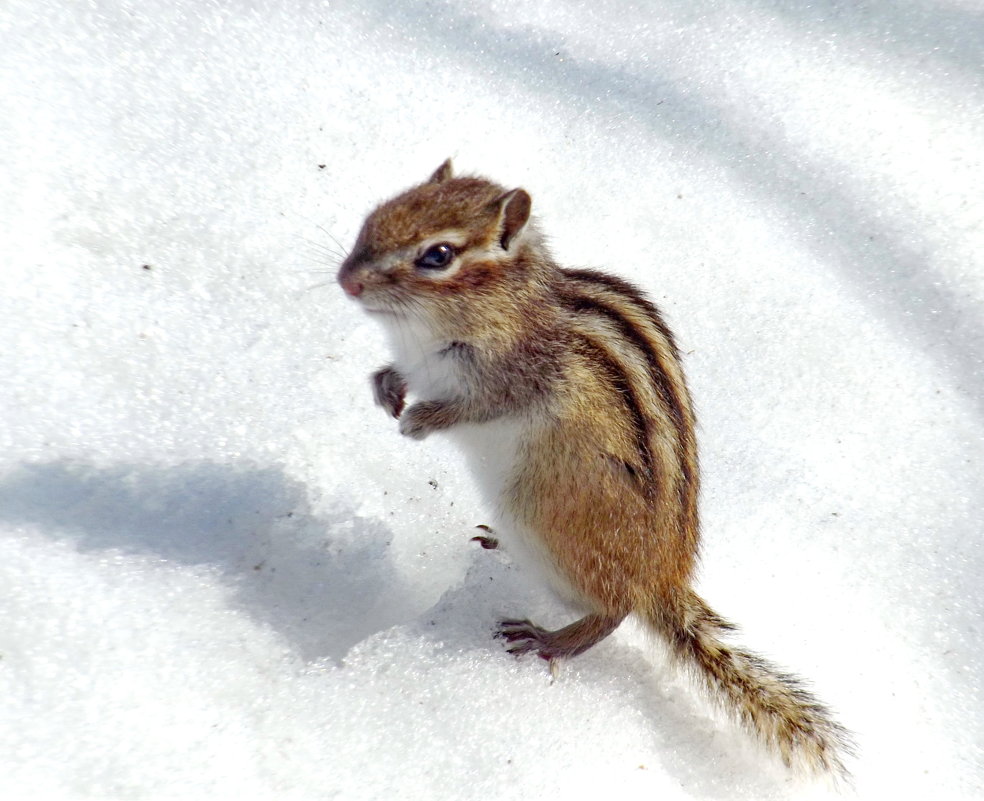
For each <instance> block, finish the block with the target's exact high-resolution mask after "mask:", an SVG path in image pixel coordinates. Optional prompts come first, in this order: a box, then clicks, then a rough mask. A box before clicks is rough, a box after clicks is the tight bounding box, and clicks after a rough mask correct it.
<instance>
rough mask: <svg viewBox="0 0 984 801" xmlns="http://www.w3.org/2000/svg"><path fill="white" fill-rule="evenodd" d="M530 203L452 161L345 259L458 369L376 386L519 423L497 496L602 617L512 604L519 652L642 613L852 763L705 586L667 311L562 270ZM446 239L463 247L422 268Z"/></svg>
mask: <svg viewBox="0 0 984 801" xmlns="http://www.w3.org/2000/svg"><path fill="white" fill-rule="evenodd" d="M529 212H530V200H529V195H528V194H527V193H526V192H524V191H523V190H513V191H511V192H507V191H506V190H505V189H504V188H503V187H501V186H498V185H496V184H494V183H492V182H490V181H487V180H485V179H482V178H469V177H465V178H455V177H453V175H452V169H451V165H450V162H445V163H444V164H442V165H441V167H439V168H438V170H437V171H435V173H434V174H433V175H432V176H431V178H430V180H429V181H427V182H425V183H423V184H421V185H419V186H417V187H414V188H412V189H410V190H408V191H406V192H404V193H403V194H401V195H398V196H397V197H395V198H393V199H392V200H390V201H388V202H386V203H384V204H382V205H381V206H380V207H379V208H377V209H376V210H375V211H374V212H373V213H372V214H371V215H370V216H369V218H368V219H367V220H366V222H365V224H364V226H363V228H362V231H361V233H360V234H359V237H358V239H357V241H356V244H355V247H354V248H353V250H352V253H351V255H350V256H349V257H348V258H347V259H346V260H345V262H344V263H343V265H342V267H341V270H340V272H339V280H340V281H341V283H342V285H343V286H344V287H345V289H346V291H348V292H349V293H350V294H352V295H356V296H358V297H360V298H361V299H362V301H363V302H364V303H365V305H366V308H367V309H370V310H373V311H376V312H378V313H380V314H382V315H384V316H385V315H390V316H391V317H390V319H397V320H399V321H403V320H413V321H416V323H415V324H417V325H419V326H421V327H422V329H423V330H425V331H426V336H427V337H429V338H430V339H431V340H433V343H432V344H431V345H430V346H429V347H430V348H431V351H430V352H429V354H428V356H427V358H428V359H429V360H430V361H428V362H427V364H428V365H429V367H428V368H427V371H426V372H427V375H428V376H429V375H430V373H431V372H435V371H437V372H440V371H443V370H447V371H448V372H449V374H450V375H453V381H452V386H451V388H450V389H448V388H444V389H433V390H427V389H424V390H420V389H418V392H420V391H423V392H425V393H426V392H428V391H430V392H431V395H433V396H430V397H427V396H425V397H421V399H420V400H418V401H417V402H416V403H413V404H412V405H410V406H409V407H408V408H407V409H406V410H405V411H404V410H403V396H404V394H405V393H406V392H407V388H408V382H407V380H404V377H403V376H402V375H401V374H400V373H399V372H398V371H397V370H396V369H395V368H393V367H389V368H385V369H384V370H381V371H379V372H378V373H377V374H376V375H375V378H374V387H375V392H376V398H377V402H379V403H380V404H381V405H383V406H384V407H385V408H386V409H387V410H388V411H390V413H391V414H393V415H394V416H397V417H399V418H400V430H401V432H402V433H403V434H405V435H407V436H411V437H415V438H422V437H424V436H427V435H428V434H429V433H431V432H433V431H440V430H448V429H453V428H455V427H456V426H459V425H461V424H464V423H486V422H490V421H493V420H500V419H508V420H514V421H517V424H519V425H520V426H521V427H522V431H523V432H524V434H523V438H522V442H523V445H522V447H521V448H520V449H519V450H518V451H517V455H516V457H515V464H513V466H512V468H511V472H510V473H509V479H508V481H507V482H506V483H505V485H504V486H503V488H502V490H501V497H500V498H498V500H499V501H500V502H501V503H502V504H503V505H504V506H505V508H506V509H507V510H508V512H509V515H510V518H511V519H512V520H513V521H514V522H515V523H516V524H517V525H519V526H521V527H522V528H523V529H524V530H527V531H529V532H532V535H533V537H535V539H536V541H537V544H538V548H539V550H540V551H542V552H543V553H544V554H546V558H547V559H548V561H549V563H550V565H551V567H552V569H553V571H554V572H555V573H556V574H558V575H559V576H561V577H562V578H563V580H564V581H565V582H566V584H567V585H568V587H569V588H570V589H571V590H572V591H573V594H574V595H575V597H576V598H577V599H578V600H579V601H580V602H581V603H582V604H583V605H584V607H585V608H586V609H587V610H588V615H587V616H586V617H584V618H583V619H582V620H580V621H577V622H576V623H573V624H571V625H570V626H567V627H565V628H563V629H560V630H559V631H556V632H549V631H545V630H543V629H541V628H539V627H537V626H535V625H533V624H532V623H529V622H528V621H504V622H503V624H502V626H501V629H500V635H501V636H503V637H504V638H505V639H506V640H508V641H509V642H510V650H512V651H513V652H515V653H525V652H529V651H533V652H536V653H538V654H539V655H540V656H542V657H543V658H545V659H550V660H552V659H555V658H563V657H570V656H574V655H576V654H578V653H581V652H583V651H585V650H587V649H588V648H590V647H591V646H593V645H594V644H596V643H597V642H599V641H600V640H602V639H604V637H606V636H608V635H609V634H610V633H611V631H613V630H614V629H615V628H616V627H617V626H618V624H619V623H620V622H621V621H622V620H623V619H624V618H625V617H626V616H627V615H629V614H632V613H635V614H637V615H638V616H639V617H640V618H641V619H642V620H644V621H645V622H646V623H647V624H648V625H649V626H650V627H651V628H652V630H653V631H655V632H656V633H658V634H660V635H661V636H662V637H663V638H664V639H665V640H666V641H667V642H668V643H669V645H670V649H671V652H672V653H673V654H674V656H675V657H676V658H677V659H678V660H679V661H680V662H681V663H683V664H685V665H686V666H687V667H689V668H690V669H691V671H692V672H693V673H694V674H695V675H696V676H698V677H699V679H700V680H701V681H702V682H703V683H704V684H705V685H706V686H707V687H708V689H709V690H711V692H712V693H713V695H714V696H715V697H716V698H718V699H719V700H721V701H722V702H723V703H724V705H725V707H726V708H728V709H729V710H731V711H732V712H733V714H734V715H735V716H736V717H737V718H738V719H739V720H740V721H741V722H743V723H744V724H746V725H747V726H748V727H749V728H750V729H751V730H752V731H754V732H756V733H757V734H758V735H759V736H760V738H761V739H762V741H763V742H765V743H766V744H767V745H769V746H771V747H772V748H773V749H774V750H775V751H776V752H777V753H778V754H779V755H780V757H781V758H782V759H783V760H784V761H785V762H786V763H787V764H793V763H799V764H803V765H805V766H806V767H807V768H809V769H811V770H814V771H818V772H819V771H831V772H834V773H841V774H842V773H844V768H843V764H842V762H841V760H840V757H839V754H840V753H842V752H844V751H846V750H849V746H848V744H847V743H848V741H847V735H846V733H845V732H844V730H843V729H842V728H840V726H838V725H837V724H836V723H834V722H833V721H832V720H831V719H830V717H829V715H828V714H827V712H826V710H825V709H824V708H823V706H821V705H820V704H819V703H818V702H817V701H816V700H815V699H813V698H812V697H811V696H810V695H809V694H807V693H806V692H805V691H804V690H802V689H801V688H800V686H799V684H798V683H797V682H796V680H794V679H792V678H790V677H788V676H786V675H784V674H782V673H780V672H778V671H777V670H776V669H775V668H773V667H772V666H771V665H770V664H769V663H768V662H766V661H765V660H763V659H761V658H760V657H757V656H755V655H753V654H750V653H748V652H746V651H743V650H740V649H735V648H732V647H730V646H728V645H726V644H725V643H724V641H723V639H722V635H723V634H725V633H726V632H727V631H729V630H730V628H731V627H730V626H729V625H728V624H726V623H724V621H723V620H721V619H720V618H719V617H718V616H717V615H715V614H714V613H713V612H712V611H711V610H709V609H708V608H707V606H706V605H705V604H704V602H703V601H702V600H701V599H700V598H699V597H698V596H697V595H696V594H694V592H693V590H692V583H693V578H694V571H695V567H696V563H697V558H698V545H699V540H700V532H699V525H698V508H697V507H698V493H699V470H698V464H697V445H696V438H695V434H694V413H693V408H692V404H691V400H690V395H689V393H688V391H687V386H686V382H685V380H684V375H683V370H682V367H681V364H680V359H679V353H678V350H677V347H676V344H675V343H674V341H673V337H672V335H671V333H670V331H669V329H668V327H667V326H666V324H665V322H664V321H663V319H662V316H661V315H660V313H659V311H658V310H657V309H656V307H655V306H654V305H653V304H652V303H650V302H649V301H648V300H647V299H646V298H645V297H644V296H643V294H642V293H641V292H640V290H639V289H637V288H636V287H635V286H633V285H631V284H629V283H628V282H626V281H624V280H622V279H620V278H617V277H615V276H613V275H609V274H606V273H602V272H596V271H592V270H565V269H562V268H560V267H559V266H558V265H557V264H556V263H555V262H554V261H553V260H552V258H551V257H550V255H549V253H548V251H547V250H546V248H545V247H544V245H543V243H542V240H541V238H540V236H539V234H538V233H537V231H536V229H535V226H534V225H533V224H531V223H530V222H529ZM444 239H446V241H447V243H449V244H451V245H453V246H454V250H455V257H454V260H453V262H451V263H450V264H449V265H448V266H447V267H446V268H442V269H439V270H434V269H425V268H422V267H421V266H420V263H419V260H420V259H421V257H422V254H423V253H425V252H427V249H428V248H430V247H433V246H434V244H435V243H436V242H440V241H442V240H444ZM400 324H403V323H402V322H401V323H400ZM418 380H422V379H418ZM424 384H426V382H424ZM435 386H437V385H435ZM410 390H411V391H413V390H414V387H413V386H412V384H411V386H410ZM401 412H402V413H401Z"/></svg>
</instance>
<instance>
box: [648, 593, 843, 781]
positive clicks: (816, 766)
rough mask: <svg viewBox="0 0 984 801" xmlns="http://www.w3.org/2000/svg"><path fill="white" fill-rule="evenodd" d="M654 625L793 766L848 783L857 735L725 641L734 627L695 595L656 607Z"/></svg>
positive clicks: (651, 614)
mask: <svg viewBox="0 0 984 801" xmlns="http://www.w3.org/2000/svg"><path fill="white" fill-rule="evenodd" d="M645 617H646V619H647V621H648V622H649V624H650V625H651V626H652V627H653V628H654V629H655V630H656V631H657V632H658V633H659V634H661V635H662V636H663V637H664V638H665V639H666V641H667V642H668V643H669V645H670V650H671V651H672V653H673V655H674V656H675V657H676V659H677V660H678V661H679V662H681V663H682V664H683V665H685V666H686V667H687V668H689V669H690V670H691V671H692V672H693V673H694V675H696V676H697V677H698V678H699V679H700V680H701V681H702V682H703V683H704V684H705V685H706V686H707V688H708V689H709V690H710V691H711V694H712V695H713V696H714V697H715V698H716V699H717V700H720V701H721V702H723V706H724V707H725V708H726V709H727V710H729V711H730V712H732V713H733V714H734V716H735V717H737V718H738V719H739V720H740V721H741V722H742V723H743V724H744V725H745V726H746V727H747V728H748V729H750V730H751V731H752V732H754V733H755V734H757V735H758V737H759V738H760V739H761V740H762V741H763V742H764V743H765V744H766V745H767V746H768V747H769V748H770V749H771V750H773V751H775V752H776V753H778V754H779V756H780V757H781V758H782V761H783V762H784V763H785V764H786V765H787V766H790V767H801V768H805V769H806V770H807V771H810V772H813V773H818V774H820V773H829V774H832V775H833V776H834V777H835V778H837V779H847V778H848V773H847V770H846V768H845V767H844V763H843V761H842V758H843V756H844V755H847V754H851V753H853V746H852V743H851V737H850V735H849V733H848V732H847V730H846V729H844V728H842V727H841V726H840V725H839V724H838V723H836V722H834V720H833V719H832V718H831V716H830V712H829V711H828V710H827V708H826V707H824V706H823V704H821V703H820V702H819V701H818V700H817V699H816V698H814V697H813V696H812V695H811V694H810V693H809V692H807V691H806V690H805V689H804V688H803V686H802V683H801V682H800V681H799V680H798V679H797V678H795V677H794V676H790V675H788V674H786V673H783V672H782V671H780V670H779V669H778V668H776V667H775V666H774V665H772V664H771V663H769V662H768V661H766V660H765V659H763V658H762V657H760V656H757V655H756V654H753V653H750V652H748V651H745V650H742V649H741V648H734V647H732V646H730V645H728V644H726V643H725V642H724V641H723V640H722V636H723V635H725V634H727V633H728V632H730V631H733V630H734V626H732V625H731V624H730V623H727V622H726V621H724V620H722V619H721V618H720V617H718V616H717V615H716V614H715V613H714V612H713V611H712V610H711V609H710V608H708V606H707V604H706V603H704V601H703V600H702V599H701V598H700V597H699V596H697V595H696V594H695V593H693V592H690V591H687V592H685V593H682V594H681V596H679V598H678V599H677V601H676V602H674V603H671V604H666V603H663V602H661V603H659V604H654V608H653V609H651V610H648V611H647V612H646V613H645Z"/></svg>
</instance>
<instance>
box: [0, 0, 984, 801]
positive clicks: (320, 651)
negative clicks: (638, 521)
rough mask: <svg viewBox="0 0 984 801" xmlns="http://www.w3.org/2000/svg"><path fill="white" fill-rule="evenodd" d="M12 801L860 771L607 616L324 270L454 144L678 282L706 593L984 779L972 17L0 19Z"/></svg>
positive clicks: (981, 311)
mask: <svg viewBox="0 0 984 801" xmlns="http://www.w3.org/2000/svg"><path fill="white" fill-rule="evenodd" d="M0 40H2V41H3V43H4V44H3V47H2V49H0V185H2V186H3V187H4V191H3V192H2V193H0V275H2V284H0V374H2V375H3V381H2V383H0V408H2V418H0V419H2V424H0V617H2V619H3V620H4V625H3V626H2V627H0V697H2V698H3V699H4V714H3V715H2V716H0V794H2V795H3V797H5V798H18V797H27V796H28V795H29V796H30V797H35V798H37V797H41V798H85V797H100V798H103V797H110V798H169V797H172V798H173V797H180V798H196V797H213V798H232V797H257V798H278V799H279V798H337V799H381V798H405V799H471V798H476V799H497V798H520V797H530V798H533V797H540V798H561V797H563V798H597V797H598V796H599V795H600V794H608V795H613V796H615V795H617V796H619V797H623V798H656V797H658V798H662V799H684V798H754V799H786V798H789V799H799V798H814V797H816V798H823V797H839V796H838V795H837V793H838V791H837V790H836V789H831V788H829V787H828V786H827V785H825V784H823V783H819V784H818V783H815V782H810V781H806V780H802V779H799V778H795V777H790V776H789V775H788V774H787V773H785V772H784V770H783V769H782V768H781V766H778V765H776V764H775V762H774V761H772V760H771V759H770V757H768V756H767V755H765V754H763V753H762V752H761V751H760V750H759V749H758V747H757V746H755V745H754V744H753V743H751V742H750V741H749V740H748V739H747V738H746V737H745V735H743V734H742V733H741V732H739V731H737V730H736V729H735V728H734V727H733V726H731V725H730V724H729V723H728V722H727V721H726V720H725V719H723V718H722V717H721V716H720V715H719V714H718V713H717V712H716V711H715V710H713V709H712V708H711V707H710V706H709V705H708V704H707V703H706V702H705V701H704V700H703V699H702V698H701V697H700V696H699V694H698V693H696V692H695V691H694V689H693V688H692V687H691V686H690V685H689V684H688V682H687V680H686V679H685V678H684V677H681V676H678V675H676V674H675V673H674V672H673V671H672V670H671V669H670V668H669V666H668V665H667V663H666V661H665V659H664V656H663V654H662V653H661V651H660V649H659V647H658V646H656V645H655V644H653V643H650V642H649V640H648V638H647V636H646V635H645V633H644V632H642V631H640V630H639V629H638V628H635V627H633V626H632V625H627V626H625V627H623V628H622V629H620V630H619V631H618V632H617V633H616V634H615V635H614V636H613V637H611V638H609V640H606V641H605V642H604V643H602V644H601V645H599V646H598V647H597V648H596V649H594V650H592V651H591V652H589V653H587V654H585V655H584V656H582V657H580V658H578V659H577V660H573V661H571V662H570V663H569V664H568V665H566V666H565V667H564V669H563V670H562V671H561V672H560V674H559V675H558V676H557V677H556V679H552V677H551V676H550V674H549V672H548V671H547V670H546V669H545V666H544V665H543V664H542V663H541V662H540V661H539V660H536V659H533V658H530V659H526V660H522V661H516V660H513V659H512V658H510V657H508V656H507V655H506V654H504V653H503V650H502V646H501V643H498V642H496V641H494V640H493V639H492V638H491V632H492V628H493V625H494V623H495V621H496V620H497V619H499V618H501V617H504V616H517V615H519V616H523V617H525V616H530V617H532V618H533V619H535V620H536V621H537V622H540V623H542V624H544V625H559V624H563V623H565V622H569V621H570V620H571V619H572V618H571V612H570V610H568V609H567V608H565V607H564V605H563V604H562V603H561V602H560V601H558V600H557V599H555V598H554V597H552V596H551V594H550V593H549V591H548V590H547V589H546V588H544V587H540V586H538V585H537V584H536V583H535V582H534V581H532V580H531V579H532V577H531V576H530V575H529V574H527V573H526V572H525V571H524V570H523V567H522V565H520V564H514V563H513V562H512V561H510V558H509V555H508V554H504V553H498V552H490V551H484V550H482V549H481V548H479V547H477V546H476V545H475V544H474V543H470V542H469V537H471V536H472V535H473V534H475V533H476V532H475V529H474V526H475V525H476V524H478V523H484V522H488V520H489V518H488V511H487V510H485V509H483V508H482V506H481V504H480V502H479V501H478V496H477V494H476V490H475V484H474V483H473V479H472V477H471V476H470V475H469V474H468V473H467V471H466V470H465V468H464V464H463V461H462V459H461V457H460V456H459V454H457V453H456V452H455V451H454V449H453V448H452V447H451V446H450V445H449V444H448V442H447V441H442V439H441V438H440V437H432V438H430V439H428V440H427V441H426V442H424V443H415V442H411V441H408V440H405V439H403V438H401V437H399V435H398V434H397V432H396V426H395V423H394V422H393V421H392V420H390V419H388V418H387V417H386V416H385V415H384V414H383V413H382V412H381V411H380V410H378V409H376V408H374V407H373V406H372V402H371V395H370V392H369V388H368V383H367V380H366V379H367V376H368V374H369V373H370V371H372V370H373V369H375V368H376V367H378V366H379V365H381V364H383V363H384V362H385V360H386V358H387V357H386V348H385V343H384V340H383V335H382V331H381V330H379V329H378V328H377V327H376V326H375V325H374V324H373V322H372V321H371V320H369V319H368V318H367V317H365V316H364V315H361V314H360V313H359V310H358V308H357V307H356V305H355V304H353V303H350V302H348V301H347V299H346V298H345V297H344V296H343V293H342V292H341V291H340V290H339V288H338V287H337V286H336V285H335V283H334V270H335V266H336V265H337V263H338V261H339V253H340V252H341V250H342V249H344V248H345V247H347V246H348V245H349V244H351V242H352V241H353V239H354V236H355V233H356V231H357V230H358V226H359V225H360V223H361V220H362V218H363V216H364V215H365V214H366V212H367V211H369V210H370V209H371V208H372V207H373V205H374V204H375V203H377V202H378V201H380V200H382V199H384V198H386V197H388V196H390V195H392V194H394V193H395V192H396V191H398V190H401V189H403V188H405V187H406V186H409V185H411V184H413V183H416V182H418V181H420V180H422V179H424V178H425V177H426V176H427V175H429V174H430V172H432V171H433V170H434V169H435V168H436V167H437V165H438V164H440V163H441V161H443V160H444V159H445V158H446V157H448V156H452V157H453V158H454V159H455V163H456V168H457V169H458V170H459V171H464V172H476V173H480V174H486V175H488V176H490V177H492V178H493V179H495V180H497V181H499V182H501V183H504V184H507V185H510V186H523V187H525V188H526V189H527V190H528V191H529V192H530V193H531V195H532V196H533V202H534V212H535V213H536V214H537V215H538V217H539V219H540V221H541V224H542V226H543V228H544V230H545V231H546V232H547V233H548V235H549V237H550V241H551V243H552V247H553V248H554V252H555V254H556V255H557V256H558V257H559V258H560V260H561V261H563V262H565V263H567V264H571V265H579V266H599V267H606V268H608V269H611V270H613V271H615V272H618V273H619V274H621V275H623V276H625V277H627V278H629V279H631V280H634V281H636V282H637V283H639V284H640V285H641V286H643V287H644V288H645V289H646V291H647V292H649V293H650V294H651V295H652V297H653V298H654V299H655V300H656V301H657V302H658V303H659V304H660V305H661V306H662V308H663V309H664V310H665V313H666V316H667V318H668V320H669V321H670V323H671V324H672V326H673V327H674V329H675V331H676V332H677V334H678V337H679V340H680V343H681V345H682V347H683V350H684V351H685V352H686V354H687V358H686V367H687V370H688V375H689V379H690V383H691V387H692V389H693V392H694V396H695V399H696V403H697V407H698V411H699V413H700V420H701V429H700V438H701V440H700V441H701V447H702V458H703V464H704V487H705V492H704V497H703V507H702V509H703V516H704V523H705V532H706V533H705V548H704V562H703V570H702V576H701V583H700V591H701V592H702V593H703V594H704V595H705V596H706V597H707V598H708V600H709V601H710V602H711V604H712V605H713V606H714V607H715V608H716V609H717V610H719V611H720V612H721V613H722V614H724V615H725V616H726V617H728V618H731V619H733V620H735V621H737V622H738V623H740V624H741V626H742V634H741V641H742V642H744V643H747V644H748V645H749V646H750V647H752V648H753V649H755V650H757V651H759V652H762V653H764V654H767V655H768V656H769V657H770V658H772V659H774V660H775V661H777V662H779V663H780V664H782V665H784V666H788V667H789V668H790V669H791V670H793V671H795V672H796V673H798V674H801V675H803V676H805V677H807V678H808V679H809V680H810V681H811V683H812V685H813V686H814V688H815V689H816V691H817V693H818V694H819V695H820V696H821V697H822V698H823V699H824V700H825V701H826V702H827V703H829V704H830V705H831V706H833V707H834V708H835V709H836V710H837V714H838V717H839V719H840V720H841V721H842V722H843V723H844V724H845V725H846V726H848V727H849V728H850V729H852V730H853V731H854V732H855V734H856V737H857V740H858V744H859V757H858V759H857V760H856V761H855V762H854V763H853V765H852V767H853V770H854V775H855V784H854V787H855V789H854V791H853V792H852V791H847V793H846V794H847V796H848V797H849V796H850V795H852V794H854V795H856V796H857V797H860V798H864V799H868V798H870V799H876V798H877V799H880V798H885V797H894V798H901V799H905V798H920V799H921V798H974V797H981V795H984V753H982V743H984V714H982V709H984V706H982V698H981V685H982V681H984V676H982V656H984V638H982V630H981V620H982V614H984V603H982V593H981V583H982V582H981V576H982V575H984V546H982V542H981V522H980V511H979V510H980V507H981V502H982V500H984V492H982V489H981V486H982V485H981V465H982V461H984V401H982V398H984V364H982V354H984V322H982V321H984V257H982V254H984V200H982V194H981V186H982V185H984V166H982V153H984V114H982V113H981V109H982V108H984V7H982V6H981V4H980V2H979V0H897V1H896V2H888V0H884V2H877V1H876V0H859V2H855V3H850V4H844V3H839V2H836V0H822V1H818V2H814V3H811V4H803V3H798V2H795V1H794V0H731V1H730V2H712V1H711V0H688V1H687V2H677V1H676V0H654V2H651V3H628V2H625V3H618V2H614V0H600V1H599V2H594V3H583V4H577V3H564V2H560V0H547V1H546V2H543V3H537V4H530V3H520V2H514V1H513V0H508V1H507V0H496V1H495V2H491V3H486V2H478V1H477V0H455V2H442V1H441V0H433V2H428V3H414V2H411V1H410V0H395V2H382V0H364V2H361V3H359V2H344V1H340V2H317V0H280V1H279V2H273V0H252V1H251V2H246V0H244V2H235V3H232V2H220V1H219V0H205V1H204V2H203V1H201V0H168V2H164V0H147V2H142V3H130V2H124V0H117V2H110V0H105V1H102V0H97V1H94V2H90V3H57V2H45V1H44V0H8V2H6V3H4V4H3V5H2V6H0Z"/></svg>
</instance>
